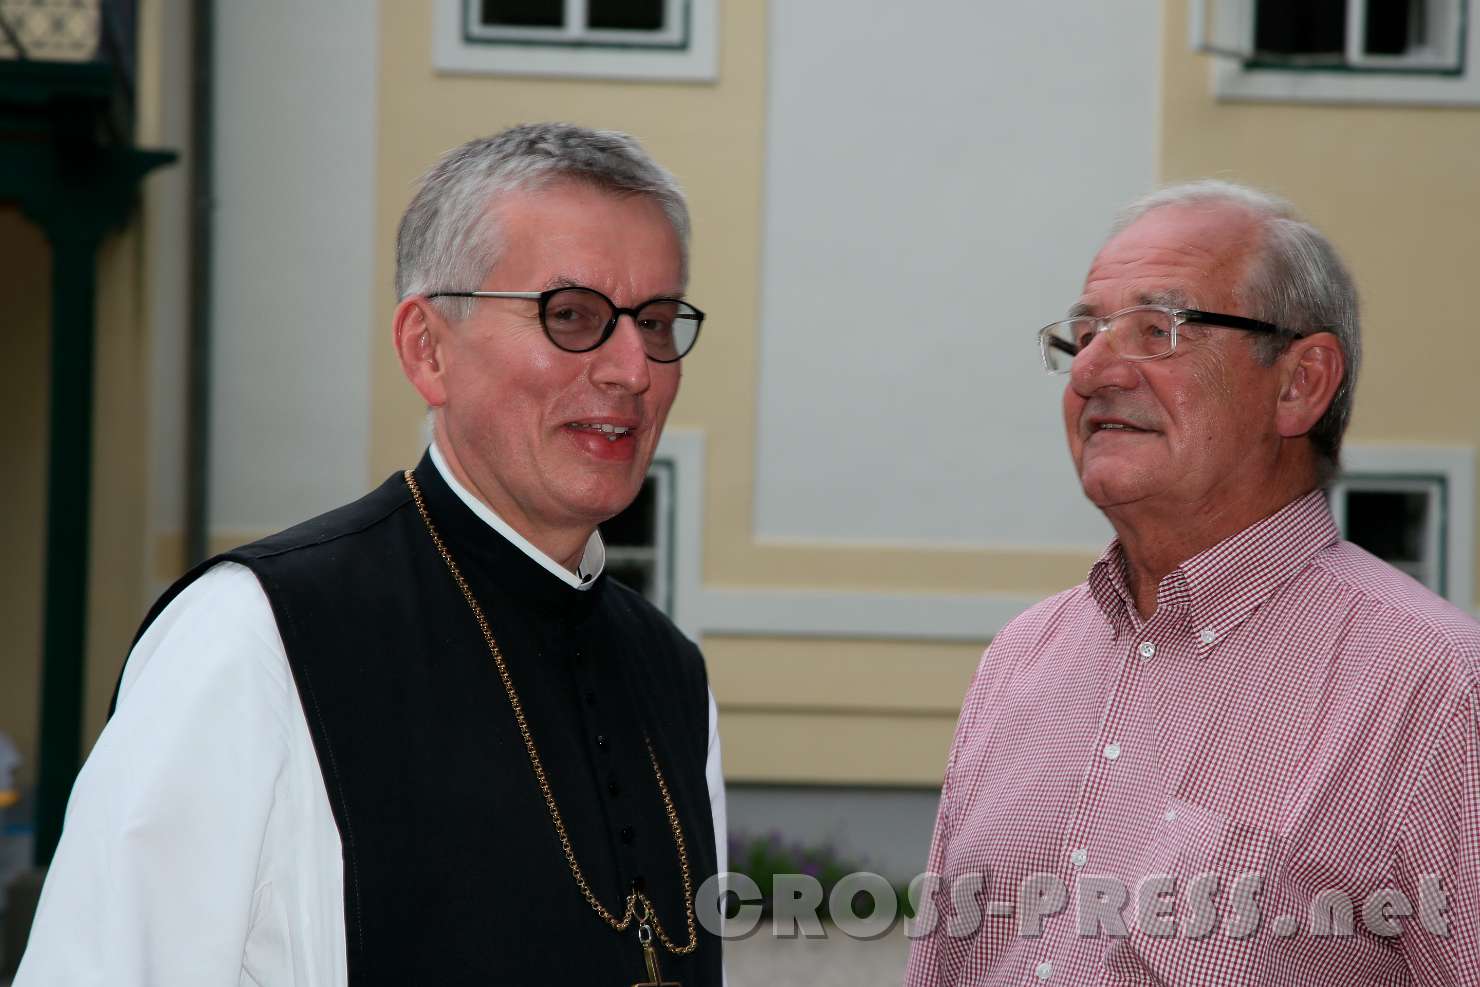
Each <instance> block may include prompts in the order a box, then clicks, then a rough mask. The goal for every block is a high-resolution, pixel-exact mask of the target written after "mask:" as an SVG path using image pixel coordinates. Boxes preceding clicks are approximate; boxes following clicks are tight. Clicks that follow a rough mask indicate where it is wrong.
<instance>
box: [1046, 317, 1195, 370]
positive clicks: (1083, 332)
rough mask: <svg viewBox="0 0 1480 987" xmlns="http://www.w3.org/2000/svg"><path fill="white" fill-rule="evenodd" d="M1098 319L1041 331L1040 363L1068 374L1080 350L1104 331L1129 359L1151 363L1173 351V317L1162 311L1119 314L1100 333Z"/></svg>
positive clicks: (1075, 321) (1120, 353) (1072, 321)
mask: <svg viewBox="0 0 1480 987" xmlns="http://www.w3.org/2000/svg"><path fill="white" fill-rule="evenodd" d="M1099 325H1100V320H1098V319H1091V318H1083V319H1067V320H1065V321H1063V322H1055V323H1054V324H1053V325H1051V326H1049V327H1048V328H1046V329H1044V330H1043V337H1042V349H1043V362H1044V364H1045V365H1046V366H1047V367H1048V369H1049V370H1051V371H1053V372H1054V373H1063V372H1065V371H1067V370H1068V369H1069V367H1070V365H1071V364H1072V363H1073V362H1074V357H1075V355H1076V354H1078V353H1079V351H1080V350H1083V349H1085V348H1086V347H1088V346H1089V344H1090V343H1092V342H1094V340H1095V335H1096V334H1097V333H1098V332H1101V331H1103V332H1104V333H1105V334H1106V335H1107V336H1108V338H1107V340H1106V342H1108V343H1109V344H1110V348H1111V349H1112V350H1114V351H1115V352H1116V353H1117V354H1118V355H1120V356H1122V357H1124V358H1126V359H1128V360H1150V359H1153V358H1155V357H1158V356H1165V355H1166V354H1167V353H1170V352H1171V351H1172V338H1173V335H1172V329H1173V325H1172V315H1171V313H1170V312H1167V311H1166V310H1164V309H1158V308H1135V309H1130V310H1129V311H1126V312H1122V313H1120V314H1119V315H1117V316H1116V317H1115V318H1114V319H1112V320H1110V322H1108V323H1107V324H1106V325H1105V328H1104V329H1103V330H1101V329H1100V328H1099Z"/></svg>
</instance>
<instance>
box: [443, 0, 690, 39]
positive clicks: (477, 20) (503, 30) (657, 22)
mask: <svg viewBox="0 0 1480 987" xmlns="http://www.w3.org/2000/svg"><path fill="white" fill-rule="evenodd" d="M688 7H689V5H688V3H687V2H686V0H479V2H477V3H469V4H468V11H467V13H468V14H469V15H470V16H469V23H468V24H467V33H468V37H469V38H470V39H472V40H475V41H487V42H493V43H498V42H512V43H516V44H532V45H567V46H597V47H599V46H609V47H617V48H629V47H631V48H683V47H685V46H686V45H687V43H688V37H687V35H688V30H687V29H688V14H689V9H688Z"/></svg>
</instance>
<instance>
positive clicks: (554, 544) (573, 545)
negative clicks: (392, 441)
mask: <svg viewBox="0 0 1480 987" xmlns="http://www.w3.org/2000/svg"><path fill="white" fill-rule="evenodd" d="M439 431H440V430H439ZM434 441H435V442H436V446H437V451H438V452H439V453H440V454H441V456H442V461H443V462H444V463H445V464H446V466H447V469H448V471H449V472H450V473H451V474H452V476H453V478H454V479H456V480H457V482H458V484H459V485H461V486H462V488H463V489H464V490H466V491H467V492H468V493H470V494H472V495H473V496H474V497H476V498H477V499H478V501H479V502H480V503H481V504H483V506H485V507H487V508H488V509H489V510H490V511H492V512H493V513H494V514H495V515H496V516H497V517H498V518H499V519H500V520H502V521H503V522H504V523H505V524H507V525H508V526H509V527H510V528H511V529H513V530H514V531H515V532H516V533H517V534H518V535H519V537H521V538H523V539H524V540H525V541H527V542H529V543H530V544H531V545H533V546H534V547H535V548H537V549H539V551H541V552H543V553H544V554H545V555H547V556H548V557H550V558H551V559H554V560H555V561H556V562H557V563H558V564H559V565H560V566H561V567H562V568H564V569H566V570H568V571H569V572H572V573H574V574H576V575H577V576H579V575H580V574H581V571H580V566H581V560H582V559H583V558H585V555H586V545H587V543H588V542H590V540H591V533H592V532H593V531H595V530H596V529H595V528H594V527H592V528H587V529H584V530H581V531H573V530H569V529H550V528H547V527H543V526H541V525H537V524H535V523H534V522H533V521H532V520H531V519H529V518H528V517H526V516H525V515H524V514H523V513H522V512H520V511H518V510H517V509H514V508H513V507H512V505H500V504H497V503H495V502H494V501H493V500H492V499H490V498H489V497H488V495H487V494H485V493H484V492H483V490H482V489H481V488H480V487H479V486H478V484H477V483H476V482H475V481H474V480H473V479H472V477H470V476H469V475H468V472H467V470H466V469H465V468H464V467H463V464H462V461H461V460H460V459H459V458H458V455H457V452H456V450H455V449H453V447H452V444H451V443H449V442H447V441H446V439H445V438H444V437H443V436H442V435H440V434H438V435H437V436H436V438H435V440H434Z"/></svg>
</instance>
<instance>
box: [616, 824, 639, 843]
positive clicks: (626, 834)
mask: <svg viewBox="0 0 1480 987" xmlns="http://www.w3.org/2000/svg"><path fill="white" fill-rule="evenodd" d="M617 835H618V836H620V837H621V838H622V842H623V843H631V842H632V837H633V836H634V835H635V834H634V833H633V832H632V827H631V826H623V827H622V831H621V832H620V833H618V834H617Z"/></svg>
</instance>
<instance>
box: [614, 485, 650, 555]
mask: <svg viewBox="0 0 1480 987" xmlns="http://www.w3.org/2000/svg"><path fill="white" fill-rule="evenodd" d="M656 488H657V482H656V481H655V480H653V479H652V478H651V477H649V478H648V479H646V480H644V481H642V489H641V490H639V491H638V493H637V499H636V500H634V501H633V502H632V504H631V506H629V507H628V508H627V509H626V510H625V511H623V512H622V513H620V514H618V515H617V516H616V517H614V518H612V519H611V520H610V521H607V522H606V523H605V524H603V525H602V526H601V537H602V539H603V540H604V541H605V542H606V543H607V544H608V545H611V546H613V547H616V546H626V545H651V544H653V534H654V522H655V520H656V518H655V515H656V512H657V509H658V504H657V494H656V492H655V491H656Z"/></svg>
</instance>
